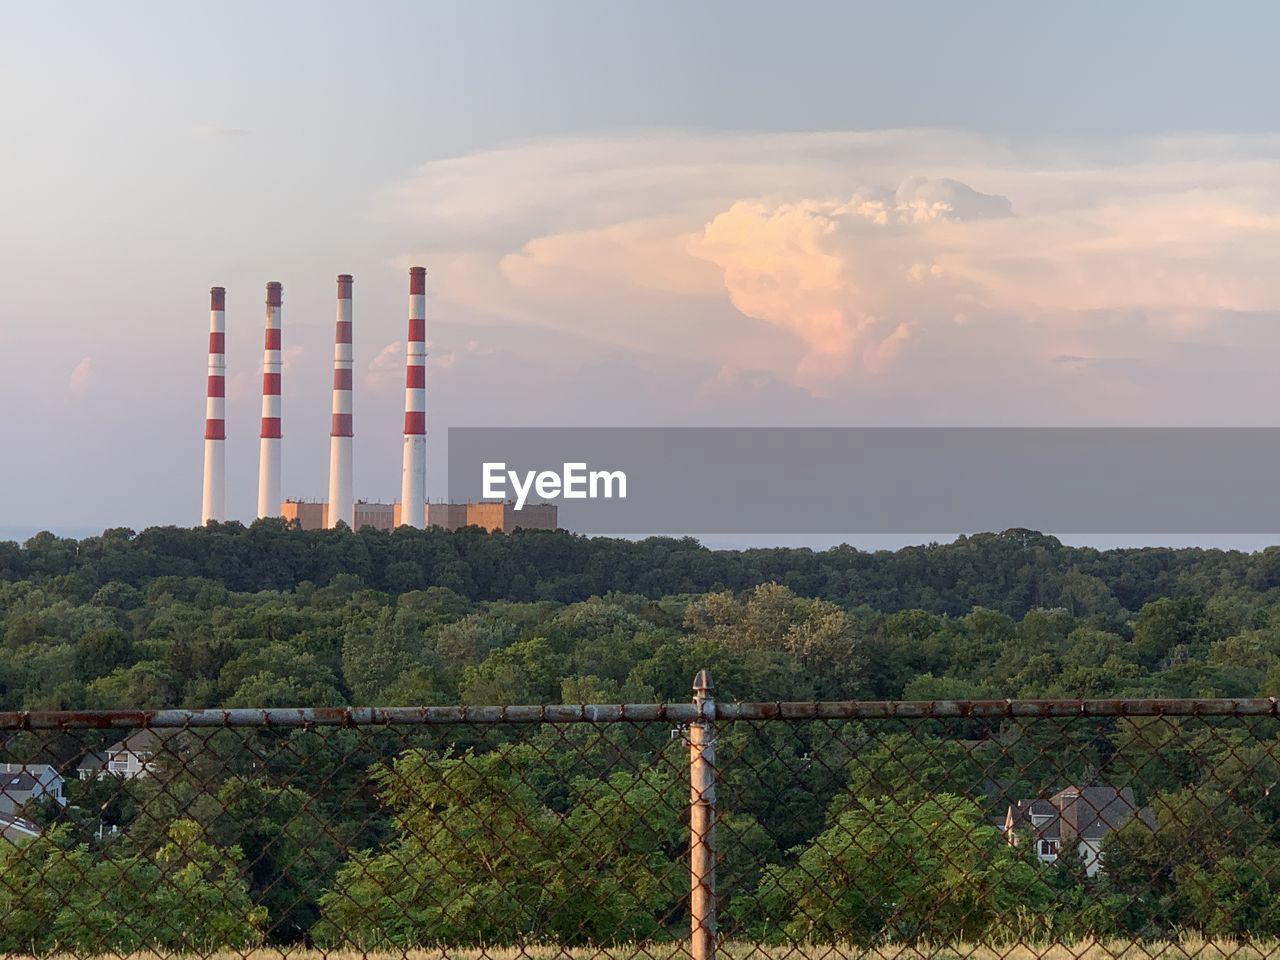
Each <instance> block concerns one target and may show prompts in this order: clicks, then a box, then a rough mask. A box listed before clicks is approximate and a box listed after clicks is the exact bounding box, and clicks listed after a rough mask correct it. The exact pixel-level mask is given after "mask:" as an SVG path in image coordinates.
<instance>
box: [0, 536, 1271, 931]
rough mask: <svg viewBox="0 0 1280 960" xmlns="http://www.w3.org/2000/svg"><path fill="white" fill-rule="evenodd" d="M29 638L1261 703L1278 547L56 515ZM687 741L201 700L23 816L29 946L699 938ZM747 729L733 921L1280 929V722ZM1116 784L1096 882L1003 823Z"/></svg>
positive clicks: (371, 690)
mask: <svg viewBox="0 0 1280 960" xmlns="http://www.w3.org/2000/svg"><path fill="white" fill-rule="evenodd" d="M0 642H2V643H3V645H4V656H3V657H0V710H59V709H77V710H78V709H106V708H160V707H187V708H200V707H214V706H254V707H260V706H300V705H311V706H324V705H344V704H356V705H388V706H390V705H424V704H458V703H461V704H515V703H558V702H565V703H615V702H640V703H643V702H660V701H687V700H688V699H689V697H690V681H691V679H692V677H693V675H694V673H695V672H696V671H697V670H698V669H700V668H708V669H710V670H711V672H712V674H713V675H714V676H715V679H716V693H717V696H718V697H719V698H720V699H724V700H732V699H739V700H768V701H776V700H815V699H859V698H862V699H924V700H931V699H937V698H1004V697H1016V698H1120V697H1254V696H1262V697H1267V696H1273V695H1277V694H1280V550H1275V549H1272V550H1267V551H1264V552H1261V553H1252V554H1247V553H1240V552H1231V551H1219V550H1197V549H1182V550H1175V549H1133V550H1115V551H1097V550H1092V549H1083V548H1073V547H1068V546H1064V545H1063V544H1061V543H1060V542H1059V541H1057V540H1056V539H1054V538H1053V537H1049V536H1045V535H1042V534H1039V533H1036V532H1034V531H1028V530H1010V531H1005V532H1003V533H999V534H982V535H975V536H970V537H962V538H959V539H958V540H956V541H955V542H953V543H949V544H932V545H928V546H921V547H911V548H906V549H902V550H898V551H894V552H876V553H866V552H860V551H857V550H854V549H851V548H847V547H846V548H837V549H833V550H827V551H820V552H814V551H809V550H802V549H767V550H749V551H739V552H734V551H712V550H708V549H706V548H704V547H702V546H700V545H699V544H698V543H697V542H696V541H693V540H691V539H683V540H675V539H666V538H651V539H648V540H641V541H625V540H610V539H602V538H597V539H588V538H583V537H577V536H573V535H570V534H567V533H564V532H554V533H553V532H546V531H517V532H516V533H514V534H511V535H501V534H487V533H484V532H482V531H479V530H474V529H468V530H464V531H459V532H456V533H444V532H441V531H413V530H406V529H401V530H398V531H396V532H395V533H393V534H385V533H380V532H378V531H374V530H371V529H365V530H361V531H359V532H356V533H352V532H350V531H346V530H338V531H326V532H303V531H300V530H296V529H289V528H287V527H285V526H284V525H283V524H281V523H277V522H272V521H259V522H257V523H255V524H253V525H252V526H250V527H244V526H241V525H239V524H220V525H217V524H215V525H211V526H210V527H208V528H204V529H198V530H179V529H175V528H158V529H151V530H146V531H143V532H141V533H134V532H133V531H129V530H123V529H120V530H109V531H107V532H105V533H104V534H103V535H102V536H101V537H94V538H90V539H87V540H82V541H78V542H77V541H74V540H67V539H60V538H57V537H54V536H52V535H49V534H42V535H40V536H37V537H35V538H33V539H32V540H30V541H28V542H27V543H25V544H22V545H18V544H12V543H0ZM679 733H680V732H679V731H678V730H672V729H670V727H669V726H665V725H648V726H643V725H642V726H636V727H632V726H629V725H626V724H623V725H615V726H613V727H604V726H601V727H594V726H592V727H583V728H572V727H554V726H551V725H532V726H529V727H526V728H523V729H513V728H502V727H487V728H484V727H478V726H473V725H460V726H459V727H458V728H456V729H428V728H418V729H394V730H368V729H358V730H356V729H352V730H348V729H338V730H314V731H273V730H257V731H233V730H215V731H196V730H189V731H180V732H177V733H174V734H173V735H171V736H169V737H168V739H166V740H165V741H164V743H165V746H164V749H163V750H162V751H161V755H160V756H159V757H158V759H157V762H156V765H155V768H154V770H153V771H152V774H151V775H150V776H147V777H141V778H137V779H135V780H128V781H124V780H115V779H114V778H102V779H89V780H85V781H76V780H74V779H73V775H72V774H71V773H68V780H69V781H70V782H69V783H68V788H67V793H68V798H69V803H68V804H67V805H65V806H59V805H57V804H53V803H48V802H42V803H41V804H35V805H32V807H31V808H30V809H27V810H23V811H21V812H22V813H23V815H24V816H26V817H28V818H30V819H31V821H32V822H34V823H37V824H39V826H40V829H41V835H40V836H39V838H38V839H35V840H33V841H30V842H27V843H21V844H17V845H14V844H0V876H3V877H5V878H6V879H5V882H4V883H0V915H3V916H5V917H6V923H5V925H4V927H3V933H0V949H3V950H18V949H22V950H35V951H36V952H39V951H40V950H53V949H75V950H81V951H85V950H99V951H101V950H102V949H112V950H125V949H142V948H144V947H147V946H148V945H152V946H154V945H156V944H169V945H174V944H175V943H180V944H185V945H187V946H188V947H190V946H193V945H195V946H197V947H200V948H201V949H203V948H204V947H208V948H210V949H212V948H213V947H215V946H228V945H229V946H245V945H249V944H254V943H260V942H272V943H296V942H304V943H308V944H317V945H333V944H343V945H356V946H360V947H362V948H372V947H382V948H388V947H397V948H400V947H406V946H414V945H439V944H458V943H471V944H480V943H487V944H496V943H515V942H530V941H533V940H536V941H539V942H555V943H603V942H623V941H626V942H634V941H656V940H663V939H670V938H673V937H676V936H679V935H680V931H681V929H687V916H685V915H683V914H682V912H681V911H682V910H683V909H684V907H683V906H682V904H683V902H684V901H683V899H682V890H683V887H682V885H683V884H687V875H686V873H685V872H684V871H687V865H686V866H682V865H681V856H682V850H683V845H684V844H685V843H687V835H686V832H685V831H686V830H687V826H682V819H681V818H682V817H683V816H685V813H684V806H685V804H687V801H688V783H687V768H686V766H685V764H686V762H687V747H686V746H685V745H684V744H683V742H682V741H681V740H680V738H679ZM110 739H111V737H110V735H109V734H107V733H105V732H102V733H100V732H96V731H89V732H78V733H73V732H70V731H67V732H62V733H52V734H39V733H36V732H26V731H18V732H14V733H11V734H0V743H2V744H3V750H2V752H3V757H0V759H3V760H5V761H8V762H18V763H23V762H26V763H34V762H43V763H54V764H55V765H57V766H59V768H60V769H63V770H67V771H72V770H73V769H74V767H75V764H76V762H77V761H78V759H79V757H80V756H81V755H82V754H83V753H84V751H86V750H90V749H101V748H102V747H104V746H105V745H106V744H107V743H108V742H109V741H110ZM720 756H721V768H722V770H723V778H724V779H723V780H722V783H721V787H720V790H721V820H720V831H721V837H722V855H723V860H722V864H721V867H720V870H721V884H720V895H721V898H722V901H723V915H724V925H725V929H726V930H727V931H731V932H732V934H733V935H735V936H739V937H742V938H746V939H750V940H753V941H759V942H781V941H800V940H803V941H805V942H833V941H840V942H853V943H862V944H872V943H877V942H886V941H893V942H940V941H943V940H969V941H972V940H984V941H990V942H997V941H998V942H1008V941H1011V940H1020V941H1024V942H1031V941H1037V942H1040V941H1045V940H1078V939H1083V938H1088V937H1095V938H1098V937H1100V938H1117V937H1119V938H1135V939H1144V940H1145V939H1158V938H1167V937H1173V936H1179V935H1182V934H1184V933H1186V932H1187V931H1196V932H1198V933H1201V934H1203V935H1206V936H1215V937H1217V936H1221V937H1235V938H1239V937H1259V936H1265V937H1275V936H1277V935H1280V844H1278V841H1280V801H1278V800H1277V799H1276V797H1280V790H1277V791H1275V796H1273V795H1272V790H1271V785H1272V784H1273V783H1275V782H1276V781H1277V779H1278V778H1280V721H1277V720H1275V719H1271V718H1265V717H1264V718H1256V719H1255V720H1253V721H1250V722H1246V721H1242V720H1239V719H1235V718H1216V719H1211V718H1185V719H1180V720H1174V719H1165V718H1155V719H1154V720H1150V719H1148V720H1140V719H1123V718H1121V719H1115V720H1111V721H1107V722H1091V723H1077V722H1061V723H1058V722H1055V723H1039V724H1036V723H1017V722H1010V721H984V722H978V721H965V720H956V721H947V722H943V721H930V722H920V723H907V722H893V723H880V724H876V723H871V722H861V723H855V722H842V723H837V722H811V723H808V724H781V723H779V724H772V725H770V724H752V723H742V724H732V725H726V726H725V727H724V729H722V730H721V731H720ZM682 778H685V779H684V780H683V786H681V783H682ZM1088 782H1097V783H1102V782H1105V783H1107V784H1110V785H1112V786H1115V787H1126V788H1130V789H1132V790H1133V792H1134V796H1135V798H1136V801H1137V802H1138V803H1139V804H1140V805H1142V806H1143V808H1144V809H1145V810H1148V811H1149V812H1150V817H1149V822H1148V820H1144V819H1142V818H1134V819H1132V820H1131V821H1130V822H1129V823H1127V824H1126V825H1124V826H1123V827H1122V828H1120V829H1117V830H1115V831H1113V832H1112V833H1111V834H1110V836H1109V837H1108V838H1107V840H1106V845H1105V847H1104V857H1105V863H1106V869H1105V870H1103V871H1102V872H1101V873H1099V874H1098V875H1097V876H1090V875H1088V874H1087V872H1086V871H1085V870H1084V869H1083V866H1082V864H1080V863H1079V862H1077V861H1076V860H1075V859H1074V858H1073V857H1072V856H1069V855H1064V856H1063V857H1061V858H1060V859H1059V861H1058V862H1057V863H1056V864H1044V863H1041V862H1039V861H1038V860H1037V859H1036V857H1035V855H1034V852H1033V849H1032V845H1031V844H1029V843H1028V844H1018V845H1010V844H1009V843H1008V842H1007V840H1008V838H1007V837H1006V836H1005V835H1003V834H1002V833H1001V831H1000V828H999V827H998V826H997V824H998V822H999V821H1000V819H1001V818H1002V817H1003V816H1004V814H1005V811H1006V810H1007V809H1008V807H1009V804H1010V803H1012V802H1015V801H1016V800H1019V799H1031V798H1036V797H1045V796H1049V795H1051V794H1053V793H1054V792H1056V791H1058V790H1061V789H1062V788H1064V787H1067V786H1070V785H1072V784H1080V783H1088ZM1273 868H1274V869H1273ZM815 876H820V877H823V878H827V882H823V883H815V882H813V879H812V878H813V877H815ZM58 884H62V885H63V886H61V887H58V886H57V885H58ZM139 888H143V889H146V890H149V891H151V894H150V895H149V896H147V897H145V898H141V899H140V898H138V897H137V896H131V895H130V891H131V890H136V889H139ZM588 893H590V894H591V895H590V896H588V895H587V894H588ZM89 915H93V916H99V917H101V916H116V915H127V916H129V917H130V918H131V919H130V922H129V923H127V924H124V925H120V924H114V925H109V926H108V927H105V928H104V927H101V926H99V927H95V926H94V925H93V924H92V923H89V924H86V923H85V922H84V919H85V917H86V916H89ZM179 917H181V918H185V919H183V920H182V921H181V923H179V922H178V921H177V920H176V919H175V918H179ZM682 925H683V927H682ZM179 928H181V929H182V930H183V933H182V935H181V938H180V939H179V940H178V941H175V940H174V937H175V936H177V935H176V934H175V933H174V930H176V929H179Z"/></svg>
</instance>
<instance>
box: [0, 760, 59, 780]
mask: <svg viewBox="0 0 1280 960" xmlns="http://www.w3.org/2000/svg"><path fill="white" fill-rule="evenodd" d="M6 773H25V774H28V775H30V776H32V777H35V778H36V779H37V780H56V779H57V778H58V777H59V776H61V775H60V774H59V773H58V769H57V767H55V766H54V765H53V764H51V763H0V777H3V776H4V775H5V774H6Z"/></svg>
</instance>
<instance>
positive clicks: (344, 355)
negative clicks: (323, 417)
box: [328, 273, 355, 528]
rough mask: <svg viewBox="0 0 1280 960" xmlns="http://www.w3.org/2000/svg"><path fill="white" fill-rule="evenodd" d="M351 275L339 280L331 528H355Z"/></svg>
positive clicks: (331, 441) (331, 447)
mask: <svg viewBox="0 0 1280 960" xmlns="http://www.w3.org/2000/svg"><path fill="white" fill-rule="evenodd" d="M351 437H352V431H351V275H350V274H347V273H344V274H341V275H340V276H339V277H338V322H337V332H336V336H335V337H334V345H333V426H332V428H331V429H330V430H329V517H328V526H329V527H330V528H332V527H336V526H337V525H338V521H339V520H341V521H342V522H343V523H345V524H346V525H347V526H348V527H352V528H354V527H355V500H354V498H353V495H352V492H351Z"/></svg>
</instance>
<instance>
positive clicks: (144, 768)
mask: <svg viewBox="0 0 1280 960" xmlns="http://www.w3.org/2000/svg"><path fill="white" fill-rule="evenodd" d="M158 749H160V735H159V734H157V733H155V732H153V731H151V730H139V731H138V732H137V733H134V734H131V735H130V736H128V737H125V739H123V740H119V741H117V742H115V743H113V744H112V745H111V746H109V747H107V749H106V750H103V751H102V752H100V753H89V754H85V758H84V759H83V760H81V761H80V766H79V767H78V768H77V772H78V773H79V774H80V779H81V780H96V779H99V778H101V777H123V778H125V779H132V778H134V777H145V776H148V775H149V774H151V773H152V772H153V771H154V769H155V760H154V756H155V753H156V751H157V750H158Z"/></svg>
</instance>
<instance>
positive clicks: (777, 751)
mask: <svg viewBox="0 0 1280 960" xmlns="http://www.w3.org/2000/svg"><path fill="white" fill-rule="evenodd" d="M420 951H430V952H431V953H432V954H433V955H437V956H441V955H443V956H464V957H490V956H491V957H494V958H495V960H496V958H503V960H508V958H515V957H522V956H547V957H552V956H571V957H575V958H585V957H596V956H609V957H620V956H627V957H633V956H634V957H646V958H662V960H666V958H672V957H676V956H687V957H689V958H691V960H712V958H714V957H715V956H716V954H717V951H719V952H721V953H724V954H726V956H732V957H737V956H744V957H745V956H748V955H749V956H761V957H775V956H776V957H783V956H786V957H790V956H793V955H794V956H815V957H816V956H823V957H836V958H843V957H855V956H856V957H863V956H867V955H871V954H874V955H877V956H885V955H891V956H894V957H897V956H899V955H903V956H911V957H918V956H921V955H941V954H945V955H946V956H957V955H959V956H975V957H982V958H984V960H987V958H990V960H995V958H997V957H999V958H1004V957H1031V956H1034V957H1045V958H1050V957H1052V958H1054V960H1067V958H1068V957H1070V958H1081V957H1084V956H1086V955H1088V956H1090V957H1092V956H1098V957H1102V956H1108V957H1111V956H1119V955H1125V956H1136V955H1150V956H1153V957H1154V956H1156V955H1164V954H1167V953H1169V952H1170V951H1172V952H1173V953H1174V954H1176V955H1180V956H1186V955H1189V954H1195V955H1197V956H1198V955H1200V954H1202V953H1203V954H1205V955H1206V956H1210V955H1211V956H1214V957H1222V956H1223V955H1231V956H1241V957H1254V956H1263V955H1267V956H1269V955H1271V954H1273V953H1276V952H1280V715H1278V710H1277V701H1276V700H1274V699H1247V700H1108V701H934V702H818V703H786V702H779V703H769V702H763V703H738V702H726V703H719V702H717V701H716V700H715V698H714V696H713V690H712V684H711V678H710V676H709V675H707V674H706V672H705V671H704V672H702V673H700V674H699V675H698V677H697V679H696V680H695V689H694V691H693V697H692V699H691V701H690V702H688V703H667V704H625V705H619V704H614V705H536V706H505V707H498V706H495V707H434V706H433V707H422V708H303V709H262V710H256V709H234V710H197V711H184V710H159V711H109V712H108V711H104V712H67V713H57V712H35V711H33V712H18V713H0V954H5V955H7V956H42V955H51V954H59V955H62V956H73V957H77V958H79V957H86V958H87V957H98V956H132V955H134V954H138V955H141V954H146V955H148V956H151V957H156V956H161V957H169V956H201V957H209V956H213V955H215V954H218V955H230V954H234V955H238V956H248V955H250V954H253V955H254V956H265V955H289V956H310V955H315V956H328V955H341V956H343V957H347V956H350V955H352V954H353V953H354V954H358V955H361V956H398V957H408V956H410V955H414V956H417V955H418V954H419V952H420Z"/></svg>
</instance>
